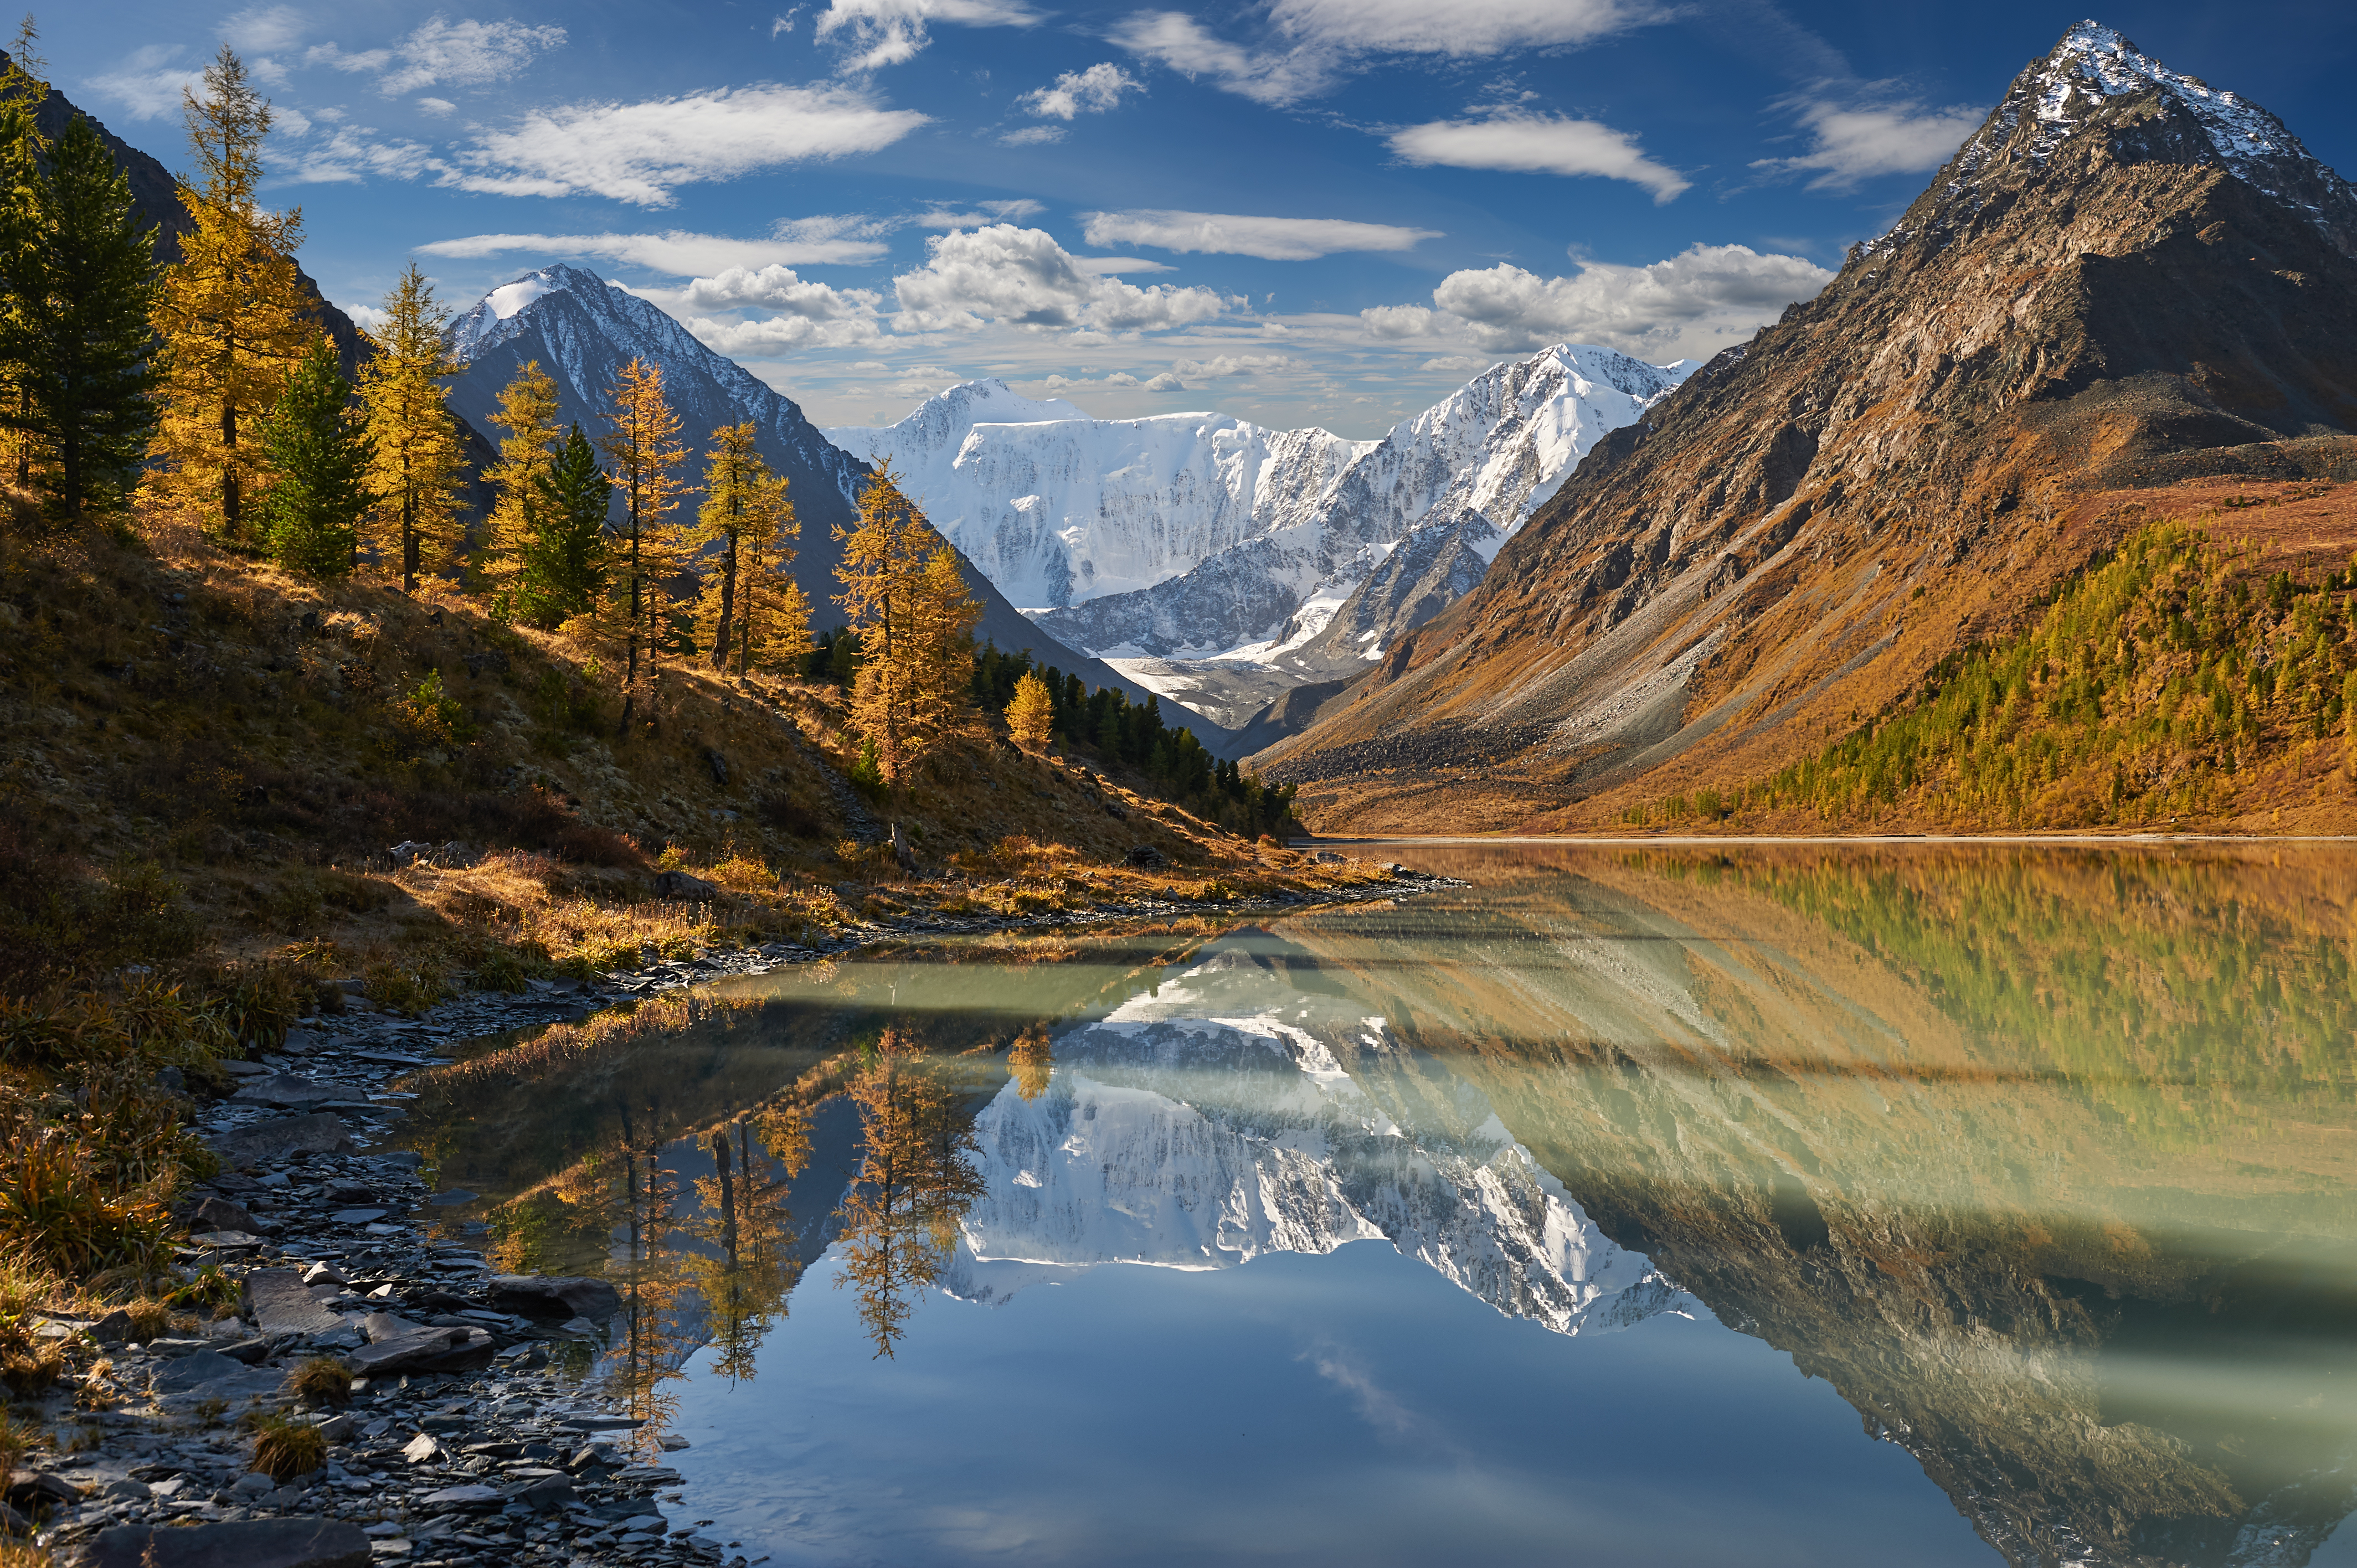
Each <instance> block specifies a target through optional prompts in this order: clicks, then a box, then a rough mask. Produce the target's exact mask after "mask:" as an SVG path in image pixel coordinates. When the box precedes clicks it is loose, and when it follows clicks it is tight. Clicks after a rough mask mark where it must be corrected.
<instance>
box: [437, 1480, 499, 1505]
mask: <svg viewBox="0 0 2357 1568" xmlns="http://www.w3.org/2000/svg"><path fill="white" fill-rule="evenodd" d="M507 1500H508V1497H507V1494H506V1493H505V1492H502V1491H500V1489H499V1488H498V1487H485V1486H479V1485H478V1486H465V1487H443V1488H442V1489H441V1490H440V1491H438V1492H428V1493H426V1494H425V1497H423V1498H420V1499H418V1506H419V1507H421V1508H429V1509H493V1508H500V1507H501V1506H503V1505H504V1504H505V1503H506V1502H507Z"/></svg>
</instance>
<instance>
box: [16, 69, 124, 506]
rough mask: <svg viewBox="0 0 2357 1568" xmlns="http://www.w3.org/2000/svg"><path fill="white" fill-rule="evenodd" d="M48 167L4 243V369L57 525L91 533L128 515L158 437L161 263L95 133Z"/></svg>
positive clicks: (21, 436) (85, 128) (64, 148)
mask: <svg viewBox="0 0 2357 1568" xmlns="http://www.w3.org/2000/svg"><path fill="white" fill-rule="evenodd" d="M47 165H48V166H47V167H46V168H40V169H37V170H35V171H34V175H33V177H32V180H31V183H30V188H29V189H28V190H26V191H25V192H23V193H22V198H23V199H21V200H19V201H16V202H11V203H10V207H9V211H8V214H7V220H6V221H7V226H8V229H9V231H10V232H9V233H8V235H7V237H6V240H5V242H0V291H5V294H6V296H7V301H8V308H7V309H6V310H5V312H0V363H5V364H6V365H7V366H9V367H10V368H11V371H12V372H13V374H14V377H15V379H16V383H17V394H18V395H17V396H16V398H15V399H12V400H10V402H9V403H8V404H7V405H6V406H5V408H0V422H5V424H7V425H8V426H9V427H10V428H11V429H12V430H13V432H14V433H15V435H16V440H17V443H18V450H19V451H20V453H22V454H23V455H24V458H25V461H24V470H23V471H24V477H25V478H28V479H30V480H31V482H32V485H33V488H34V489H37V490H38V492H39V493H40V495H41V497H42V500H43V504H44V508H45V510H47V511H48V514H49V516H50V517H51V518H52V519H54V520H55V521H59V522H61V523H78V522H81V521H83V520H84V519H86V518H88V517H91V516H93V515H98V514H103V513H110V512H118V511H121V510H124V507H125V505H126V504H127V499H128V497H129V494H130V491H131V489H132V487H133V485H134V484H135V482H136V478H137V474H138V469H139V462H140V458H141V456H142V455H143V454H144V453H145V450H146V446H147V437H148V433H149V432H150V430H152V429H153V428H154V425H155V423H156V416H155V413H154V409H153V406H152V405H151V404H150V403H149V402H148V398H147V392H148V389H149V387H150V386H151V385H152V384H153V380H154V378H153V376H152V375H151V373H150V371H149V369H148V356H149V350H150V349H151V346H152V335H151V334H150V332H149V330H148V325H147V316H148V312H149V310H150V309H151V308H152V307H153V306H154V301H155V294H156V263H155V253H154V250H153V236H152V234H151V232H150V231H148V230H147V229H145V228H144V227H143V226H142V225H140V224H139V223H138V222H137V221H136V220H135V218H134V217H133V214H132V207H131V183H130V181H129V180H128V179H127V178H126V177H124V173H123V171H122V170H121V169H119V168H117V167H116V166H115V165H114V160H113V158H112V157H111V156H108V154H107V150H106V145H105V144H104V143H103V142H102V141H100V140H99V138H98V133H97V131H96V130H94V129H93V128H92V127H91V124H90V122H89V121H88V120H85V119H83V118H82V117H81V116H80V115H76V116H75V117H74V119H73V121H72V122H71V123H70V124H68V125H67V126H66V129H65V133H64V134H62V135H60V136H59V138H58V140H57V144H56V145H54V146H52V147H51V148H49V150H48V159H47ZM12 194H15V193H12Z"/></svg>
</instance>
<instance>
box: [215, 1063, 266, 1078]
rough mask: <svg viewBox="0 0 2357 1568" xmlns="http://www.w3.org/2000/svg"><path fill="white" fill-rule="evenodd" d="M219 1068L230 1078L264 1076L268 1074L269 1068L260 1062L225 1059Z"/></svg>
mask: <svg viewBox="0 0 2357 1568" xmlns="http://www.w3.org/2000/svg"><path fill="white" fill-rule="evenodd" d="M221 1071H223V1072H225V1073H227V1074H229V1075H230V1076H231V1078H266V1077H268V1076H269V1074H270V1069H268V1068H266V1067H264V1066H263V1065H262V1064H261V1063H260V1062H245V1061H225V1062H222V1063H221Z"/></svg>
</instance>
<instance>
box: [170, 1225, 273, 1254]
mask: <svg viewBox="0 0 2357 1568" xmlns="http://www.w3.org/2000/svg"><path fill="white" fill-rule="evenodd" d="M188 1244H189V1245H190V1246H194V1247H210V1248H211V1249H212V1250H213V1251H216V1252H241V1251H246V1250H247V1249H249V1248H253V1247H259V1246H261V1245H262V1238H261V1237H259V1236H256V1235H253V1234H252V1233H250V1232H248V1231H244V1230H198V1231H193V1232H191V1233H190V1235H189V1237H188Z"/></svg>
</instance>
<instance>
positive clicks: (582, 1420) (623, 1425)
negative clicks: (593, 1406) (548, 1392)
mask: <svg viewBox="0 0 2357 1568" xmlns="http://www.w3.org/2000/svg"><path fill="white" fill-rule="evenodd" d="M556 1424H557V1425H559V1426H561V1427H563V1428H564V1429H565V1430H566V1431H567V1432H636V1431H637V1430H638V1429H639V1428H640V1427H641V1426H644V1425H645V1424H646V1419H645V1418H644V1417H643V1416H636V1415H568V1416H566V1417H565V1419H564V1420H563V1421H560V1422H558V1423H556Z"/></svg>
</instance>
